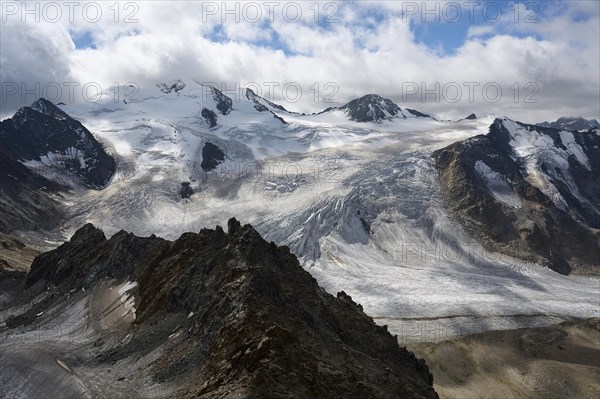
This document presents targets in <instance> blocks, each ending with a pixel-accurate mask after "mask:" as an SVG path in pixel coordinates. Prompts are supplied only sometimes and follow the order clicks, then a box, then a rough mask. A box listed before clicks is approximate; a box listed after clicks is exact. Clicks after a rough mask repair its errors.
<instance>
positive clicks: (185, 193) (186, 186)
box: [179, 182, 194, 198]
mask: <svg viewBox="0 0 600 399" xmlns="http://www.w3.org/2000/svg"><path fill="white" fill-rule="evenodd" d="M179 194H180V195H181V198H190V197H191V196H192V195H193V194H194V189H192V187H190V182H182V183H181V191H180V192H179Z"/></svg>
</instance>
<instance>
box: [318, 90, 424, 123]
mask: <svg viewBox="0 0 600 399" xmlns="http://www.w3.org/2000/svg"><path fill="white" fill-rule="evenodd" d="M332 111H343V112H344V113H345V114H346V115H347V117H348V118H349V119H350V120H351V121H355V122H375V123H378V122H382V121H391V120H393V119H397V118H400V119H408V118H415V117H416V118H431V117H430V116H429V115H427V114H424V113H422V112H419V111H416V110H412V109H408V108H401V107H399V106H398V105H397V104H395V103H394V102H393V101H392V100H389V99H387V98H383V97H381V96H380V95H378V94H367V95H365V96H362V97H359V98H355V99H354V100H352V101H350V102H349V103H347V104H345V105H343V106H341V107H338V108H327V109H326V110H324V111H323V112H321V113H322V114H323V113H328V112H332Z"/></svg>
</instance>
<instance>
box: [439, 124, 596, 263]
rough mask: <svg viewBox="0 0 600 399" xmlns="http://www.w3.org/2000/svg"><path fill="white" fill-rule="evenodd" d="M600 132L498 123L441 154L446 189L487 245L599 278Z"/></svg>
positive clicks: (465, 222)
mask: <svg viewBox="0 0 600 399" xmlns="http://www.w3.org/2000/svg"><path fill="white" fill-rule="evenodd" d="M599 148H600V133H599V131H598V130H592V131H589V132H586V133H580V132H576V131H573V132H570V131H564V130H563V131H561V130H556V129H549V128H542V127H539V126H532V125H525V124H521V123H518V122H513V121H511V120H509V119H507V118H504V119H497V120H496V121H495V122H494V123H493V124H492V126H491V127H490V131H489V134H487V135H481V136H476V137H473V138H471V139H468V140H465V141H462V142H458V143H455V144H452V145H451V146H449V147H447V148H444V149H442V150H439V151H436V152H435V153H434V157H435V159H436V167H437V169H438V170H439V172H440V182H441V189H442V192H443V194H444V196H445V199H446V200H447V203H448V204H449V206H450V209H451V210H452V211H453V212H454V213H455V215H456V216H457V217H458V219H459V220H460V221H461V222H462V224H463V226H464V227H465V228H466V229H467V231H468V232H470V233H471V235H473V236H474V237H476V238H477V239H479V240H480V241H481V242H482V244H484V246H486V247H488V248H489V249H491V250H494V251H498V252H502V253H505V254H508V255H511V256H514V257H517V258H521V259H524V260H527V261H531V262H535V263H540V264H543V265H545V266H548V267H550V268H552V269H553V270H555V271H557V272H560V273H564V274H568V273H570V272H579V273H593V274H598V273H599V271H600V270H599V269H600V268H599V266H600V240H599V238H600V233H599V230H598V229H600V150H599Z"/></svg>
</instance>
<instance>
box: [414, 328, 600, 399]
mask: <svg viewBox="0 0 600 399" xmlns="http://www.w3.org/2000/svg"><path fill="white" fill-rule="evenodd" d="M409 349H411V350H412V351H414V352H415V354H416V355H417V356H418V357H422V358H424V359H425V360H426V362H427V364H428V366H429V369H430V370H431V372H432V373H433V375H434V387H435V390H436V391H437V392H438V394H439V395H440V397H441V398H447V399H451V398H456V399H471V398H499V399H500V398H501V399H504V398H540V399H541V398H544V399H547V398H552V399H560V398H581V399H584V398H590V399H591V398H599V397H600V318H593V319H588V320H581V321H568V322H563V323H560V324H558V325H555V326H551V327H543V328H526V329H518V330H507V331H491V332H486V333H483V334H477V335H473V336H469V337H464V338H460V339H456V340H452V341H444V342H440V343H423V344H414V345H412V346H410V347H409Z"/></svg>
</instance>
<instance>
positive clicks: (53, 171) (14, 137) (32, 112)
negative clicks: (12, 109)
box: [0, 98, 116, 188]
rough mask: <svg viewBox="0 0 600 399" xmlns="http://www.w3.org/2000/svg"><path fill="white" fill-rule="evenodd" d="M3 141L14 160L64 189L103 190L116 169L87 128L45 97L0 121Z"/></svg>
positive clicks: (111, 159) (0, 134) (110, 157)
mask: <svg viewBox="0 0 600 399" xmlns="http://www.w3.org/2000/svg"><path fill="white" fill-rule="evenodd" d="M0 140H2V147H3V149H4V150H5V151H6V152H7V154H9V155H10V156H11V157H13V158H14V159H16V160H19V161H21V162H22V163H24V164H25V165H26V166H28V167H29V168H30V169H32V170H33V171H35V172H37V173H39V174H41V175H42V176H44V177H47V178H48V179H50V180H54V181H57V182H58V183H59V184H61V185H63V186H67V187H77V186H80V185H83V186H86V187H90V188H99V187H102V186H104V185H106V183H108V181H109V180H110V178H111V177H112V175H113V174H114V172H115V169H116V165H115V160H114V159H113V157H112V156H110V155H109V154H107V153H106V151H105V150H104V147H103V146H102V145H101V144H100V143H99V142H98V141H97V140H96V139H95V138H94V136H93V135H92V134H91V133H90V131H89V130H87V129H86V128H85V126H83V125H82V124H81V123H80V122H79V121H77V120H75V119H73V118H71V117H70V116H69V115H67V113H66V112H64V111H63V110H61V109H60V108H59V107H57V106H56V105H54V104H53V103H51V102H50V101H48V100H46V99H44V98H40V99H39V100H37V101H35V102H34V103H33V104H32V105H31V107H23V108H21V109H19V110H18V111H17V112H16V113H15V115H14V116H13V117H12V118H9V119H6V120H4V121H2V122H0Z"/></svg>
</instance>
